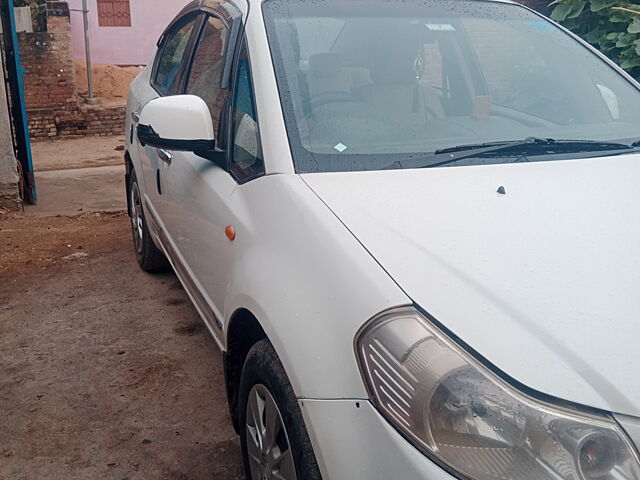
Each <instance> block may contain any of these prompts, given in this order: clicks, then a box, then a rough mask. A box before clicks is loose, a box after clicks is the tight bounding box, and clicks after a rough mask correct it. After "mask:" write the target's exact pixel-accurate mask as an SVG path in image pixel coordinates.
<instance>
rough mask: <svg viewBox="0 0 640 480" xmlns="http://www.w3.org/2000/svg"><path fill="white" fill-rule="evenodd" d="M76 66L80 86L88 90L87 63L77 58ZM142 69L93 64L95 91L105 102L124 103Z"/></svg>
mask: <svg viewBox="0 0 640 480" xmlns="http://www.w3.org/2000/svg"><path fill="white" fill-rule="evenodd" d="M75 67H76V78H77V82H78V88H79V89H80V90H81V91H87V89H88V87H87V64H86V63H85V62H83V61H81V60H76V61H75ZM141 71H142V68H141V67H119V66H117V65H104V64H100V63H97V64H93V65H92V66H91V72H92V73H93V78H92V80H93V82H92V83H93V89H94V93H95V94H96V96H97V97H98V98H100V99H101V100H102V101H103V102H104V103H105V104H118V103H121V104H124V103H126V99H127V94H128V92H129V84H130V83H131V81H132V80H133V79H134V78H136V77H137V76H138V74H139V73H140V72H141Z"/></svg>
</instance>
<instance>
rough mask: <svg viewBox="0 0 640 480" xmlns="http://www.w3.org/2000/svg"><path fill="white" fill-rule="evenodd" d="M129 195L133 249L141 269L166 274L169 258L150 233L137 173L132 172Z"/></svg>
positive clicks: (128, 189) (168, 267)
mask: <svg viewBox="0 0 640 480" xmlns="http://www.w3.org/2000/svg"><path fill="white" fill-rule="evenodd" d="M127 195H129V203H130V208H129V217H130V218H131V234H132V236H133V249H134V251H135V253H136V259H137V260H138V264H139V265H140V267H141V268H142V269H143V270H144V271H145V272H149V273H159V272H166V271H167V270H169V269H170V268H171V267H170V265H169V261H168V260H167V257H165V255H164V253H162V251H161V250H160V249H159V248H158V247H157V246H156V244H155V243H154V242H153V238H151V234H150V233H149V226H148V225H147V220H146V218H145V215H144V209H143V207H142V194H141V192H140V186H139V185H138V179H137V178H136V172H135V171H132V172H131V177H130V178H129V185H128V188H127Z"/></svg>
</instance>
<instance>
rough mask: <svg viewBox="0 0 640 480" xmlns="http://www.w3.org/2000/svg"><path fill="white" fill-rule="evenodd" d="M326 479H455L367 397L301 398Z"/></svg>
mask: <svg viewBox="0 0 640 480" xmlns="http://www.w3.org/2000/svg"><path fill="white" fill-rule="evenodd" d="M299 403H300V408H301V410H302V413H303V415H304V420H305V423H306V426H307V429H308V431H309V436H310V437H311V443H312V444H313V449H314V451H315V454H316V458H317V460H318V464H319V466H320V470H321V472H322V477H323V478H324V480H342V479H345V480H347V479H348V480H360V479H362V480H389V479H393V478H397V479H400V480H456V478H455V477H453V476H451V475H450V474H448V473H447V472H445V471H444V470H443V469H442V468H440V467H439V466H438V465H436V464H435V463H433V462H432V461H431V460H429V458H427V457H426V456H425V455H423V454H422V453H421V452H419V451H418V450H417V449H416V448H415V447H414V446H413V445H411V444H410V443H409V442H408V441H407V440H406V439H405V438H404V437H402V436H401V435H400V434H399V433H398V432H397V431H396V430H395V429H394V428H393V427H392V426H391V425H390V424H389V423H388V422H387V421H386V420H385V419H384V418H383V417H382V416H381V415H380V414H379V413H378V411H377V410H376V409H375V408H374V407H373V405H371V403H369V402H368V401H366V400H300V401H299Z"/></svg>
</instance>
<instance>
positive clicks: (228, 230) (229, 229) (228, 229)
mask: <svg viewBox="0 0 640 480" xmlns="http://www.w3.org/2000/svg"><path fill="white" fill-rule="evenodd" d="M224 233H225V234H226V235H227V238H228V239H229V240H231V241H232V242H233V241H234V240H235V239H236V229H235V228H233V225H227V227H226V228H225V229H224Z"/></svg>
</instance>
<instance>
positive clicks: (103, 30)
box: [68, 0, 188, 65]
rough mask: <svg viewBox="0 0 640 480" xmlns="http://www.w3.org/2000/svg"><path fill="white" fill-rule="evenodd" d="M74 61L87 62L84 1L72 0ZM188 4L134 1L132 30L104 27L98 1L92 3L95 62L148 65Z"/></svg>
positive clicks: (181, 1) (179, 0) (182, 1)
mask: <svg viewBox="0 0 640 480" xmlns="http://www.w3.org/2000/svg"><path fill="white" fill-rule="evenodd" d="M68 1H69V6H70V7H71V29H72V35H73V52H74V57H75V58H76V59H79V60H84V58H85V51H84V30H83V23H82V12H81V10H82V0H68ZM187 3H188V0H131V2H130V5H131V27H100V26H99V25H98V11H97V2H96V0H88V9H89V28H90V40H91V60H92V61H93V62H94V63H105V64H111V65H146V64H147V63H148V62H149V61H150V60H151V58H152V57H153V55H154V53H155V51H156V43H157V41H158V38H160V35H161V34H162V32H163V31H164V29H165V28H166V27H167V25H168V23H169V22H170V21H171V20H172V19H173V18H174V17H175V16H176V14H177V13H178V12H179V11H180V10H182V8H183V7H184V6H185V5H186V4H187Z"/></svg>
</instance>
